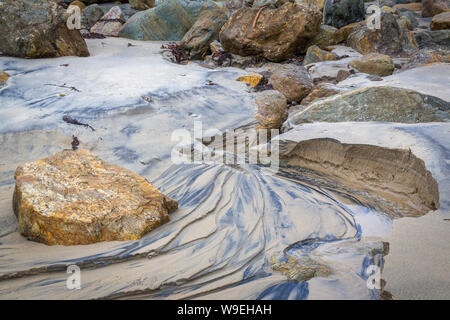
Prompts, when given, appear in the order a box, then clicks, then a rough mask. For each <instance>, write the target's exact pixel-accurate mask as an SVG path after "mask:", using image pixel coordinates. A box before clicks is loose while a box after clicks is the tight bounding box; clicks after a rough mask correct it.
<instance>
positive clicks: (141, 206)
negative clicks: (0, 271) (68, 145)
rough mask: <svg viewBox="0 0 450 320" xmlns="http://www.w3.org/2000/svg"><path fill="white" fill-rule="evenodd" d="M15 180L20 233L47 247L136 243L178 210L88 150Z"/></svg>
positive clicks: (21, 170) (31, 167)
mask: <svg viewBox="0 0 450 320" xmlns="http://www.w3.org/2000/svg"><path fill="white" fill-rule="evenodd" d="M14 177H15V180H16V187H15V191H14V200H13V207H14V212H15V214H16V216H17V217H18V222H19V231H20V233H21V234H23V235H24V236H26V237H27V238H29V239H31V240H34V241H39V242H43V243H46V244H48V245H77V244H89V243H94V242H100V241H114V240H136V239H139V238H141V237H142V236H143V235H144V234H145V233H147V232H149V231H150V230H152V229H154V228H156V227H158V226H159V225H161V224H162V223H164V222H166V221H168V220H169V216H168V214H169V213H170V212H172V211H174V210H176V209H177V202H176V201H174V200H171V199H169V198H168V197H166V196H165V195H163V194H162V193H161V192H159V191H158V189H156V188H155V187H154V186H152V185H151V184H150V183H148V181H147V180H146V179H144V178H142V177H140V176H139V175H137V174H135V173H133V172H131V171H129V170H126V169H123V168H120V167H118V166H115V165H112V164H108V163H106V162H104V161H102V160H101V159H99V158H98V157H96V156H95V155H93V154H92V153H91V152H89V151H87V150H78V151H72V150H64V151H61V152H58V153H56V154H54V155H53V156H51V157H49V158H46V159H41V160H38V161H35V162H29V163H25V164H22V165H20V166H19V167H18V168H17V170H16V173H15V176H14Z"/></svg>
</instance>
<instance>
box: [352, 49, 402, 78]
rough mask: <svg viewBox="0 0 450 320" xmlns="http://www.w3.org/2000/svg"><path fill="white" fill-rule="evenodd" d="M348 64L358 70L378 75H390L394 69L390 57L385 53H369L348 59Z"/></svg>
mask: <svg viewBox="0 0 450 320" xmlns="http://www.w3.org/2000/svg"><path fill="white" fill-rule="evenodd" d="M349 66H350V67H352V68H355V69H356V70H358V71H361V72H364V73H368V74H374V75H377V76H380V77H386V76H390V75H391V74H392V73H393V72H394V69H395V66H394V62H393V61H392V59H391V57H390V56H388V55H385V54H379V53H370V54H368V55H365V56H362V57H361V58H356V59H355V60H352V61H350V63H349Z"/></svg>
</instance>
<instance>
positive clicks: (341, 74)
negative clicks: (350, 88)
mask: <svg viewBox="0 0 450 320" xmlns="http://www.w3.org/2000/svg"><path fill="white" fill-rule="evenodd" d="M351 75H352V73H351V71H350V70H339V71H338V72H337V75H336V82H341V81H344V80H345V79H347V78H348V77H350V76H351Z"/></svg>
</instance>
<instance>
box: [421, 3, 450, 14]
mask: <svg viewBox="0 0 450 320" xmlns="http://www.w3.org/2000/svg"><path fill="white" fill-rule="evenodd" d="M446 11H450V1H448V0H422V16H423V17H433V16H435V15H437V14H439V13H442V12H446Z"/></svg>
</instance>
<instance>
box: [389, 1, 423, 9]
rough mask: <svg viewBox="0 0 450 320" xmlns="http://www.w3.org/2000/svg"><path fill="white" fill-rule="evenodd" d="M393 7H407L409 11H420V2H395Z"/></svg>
mask: <svg viewBox="0 0 450 320" xmlns="http://www.w3.org/2000/svg"><path fill="white" fill-rule="evenodd" d="M393 8H394V9H408V10H411V11H422V3H420V2H413V3H401V4H396V5H395V6H394V7H393Z"/></svg>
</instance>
